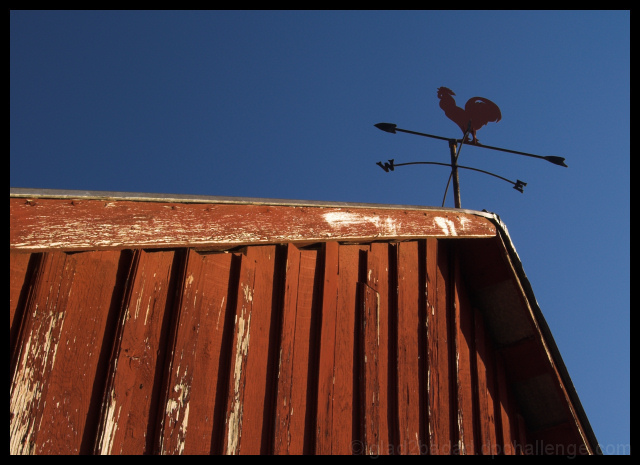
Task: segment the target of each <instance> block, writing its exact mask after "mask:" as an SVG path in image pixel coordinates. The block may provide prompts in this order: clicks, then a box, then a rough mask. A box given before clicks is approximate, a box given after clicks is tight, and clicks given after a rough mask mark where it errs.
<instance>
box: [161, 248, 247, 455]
mask: <svg viewBox="0 0 640 465" xmlns="http://www.w3.org/2000/svg"><path fill="white" fill-rule="evenodd" d="M232 259H233V256H232V254H210V255H200V254H198V253H196V252H194V251H192V250H191V251H189V255H188V257H187V265H186V270H185V275H184V276H185V277H184V283H183V288H182V298H181V300H180V308H179V313H178V315H179V318H178V321H177V327H176V334H175V341H174V342H173V347H172V348H171V361H170V363H171V365H170V370H169V373H170V374H169V380H168V383H167V388H168V389H167V395H166V400H165V402H164V404H163V412H162V414H163V417H164V419H163V420H162V425H161V433H160V441H161V442H160V453H162V454H183V453H185V454H209V453H211V452H213V451H212V447H213V444H214V443H215V438H213V435H214V434H216V433H217V434H220V430H221V429H222V428H221V425H217V424H215V422H216V420H218V419H217V418H216V415H215V412H216V407H218V408H220V407H219V406H217V404H216V402H217V401H222V400H223V399H220V396H219V395H218V392H217V389H218V386H219V382H218V378H219V376H224V377H225V379H226V377H227V373H226V372H225V373H223V374H221V373H220V367H221V365H222V366H226V365H224V362H225V359H226V355H225V354H223V353H222V343H223V342H222V341H223V332H224V328H225V316H226V313H227V307H228V293H229V282H230V278H231V276H230V274H231V262H232ZM233 291H234V293H235V292H236V290H235V289H234V290H233ZM224 400H226V399H224ZM223 409H226V404H225V406H224V408H223ZM220 420H221V418H220V419H219V420H218V421H220Z"/></svg>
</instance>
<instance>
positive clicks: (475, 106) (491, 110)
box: [464, 97, 502, 126]
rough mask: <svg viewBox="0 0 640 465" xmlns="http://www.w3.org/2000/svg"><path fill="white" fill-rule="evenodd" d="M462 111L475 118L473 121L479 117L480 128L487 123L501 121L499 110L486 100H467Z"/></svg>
mask: <svg viewBox="0 0 640 465" xmlns="http://www.w3.org/2000/svg"><path fill="white" fill-rule="evenodd" d="M464 109H465V111H466V112H467V113H468V114H470V115H471V114H472V115H474V116H475V118H474V120H475V119H476V118H478V117H479V119H480V120H482V123H483V124H482V126H484V125H485V124H487V123H488V122H492V123H494V122H495V123H497V122H498V121H500V120H501V119H502V113H501V112H500V108H499V107H498V105H496V104H495V103H493V102H492V101H491V100H489V99H488V98H484V97H472V98H470V99H469V100H467V103H466V105H465V106H464Z"/></svg>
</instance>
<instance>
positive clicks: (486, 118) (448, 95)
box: [438, 87, 502, 145]
mask: <svg viewBox="0 0 640 465" xmlns="http://www.w3.org/2000/svg"><path fill="white" fill-rule="evenodd" d="M453 95H456V94H455V93H454V92H453V91H452V90H451V89H449V88H448V87H438V98H439V99H440V108H442V109H443V110H444V114H445V115H447V118H449V119H450V120H451V121H453V122H454V123H456V124H457V125H458V127H460V129H461V130H462V134H467V130H469V133H470V135H471V136H472V137H473V140H471V139H470V138H469V136H467V138H466V140H465V141H464V143H465V144H472V145H482V144H480V141H479V140H478V138H477V137H476V131H478V130H479V129H480V128H481V127H483V126H485V125H486V124H487V123H493V122H496V123H497V122H498V121H500V119H501V118H502V114H501V113H500V108H498V105H496V104H495V103H493V102H492V101H491V100H489V99H487V98H483V97H472V98H470V99H469V100H467V103H466V104H465V106H464V109H462V108H460V107H459V106H457V105H456V101H455V100H454V99H453Z"/></svg>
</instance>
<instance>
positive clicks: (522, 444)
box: [516, 413, 530, 455]
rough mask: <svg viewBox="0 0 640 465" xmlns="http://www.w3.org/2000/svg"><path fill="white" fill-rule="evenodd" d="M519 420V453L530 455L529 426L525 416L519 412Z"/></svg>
mask: <svg viewBox="0 0 640 465" xmlns="http://www.w3.org/2000/svg"><path fill="white" fill-rule="evenodd" d="M517 420H518V444H517V449H516V451H517V454H518V455H530V450H529V445H528V444H529V443H528V442H527V426H526V425H525V422H524V418H523V416H522V415H520V414H519V413H518V414H517Z"/></svg>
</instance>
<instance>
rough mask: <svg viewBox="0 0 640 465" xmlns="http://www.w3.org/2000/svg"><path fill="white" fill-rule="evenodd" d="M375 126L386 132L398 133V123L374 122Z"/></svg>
mask: <svg viewBox="0 0 640 465" xmlns="http://www.w3.org/2000/svg"><path fill="white" fill-rule="evenodd" d="M374 126H375V127H377V128H378V129H380V130H381V131H384V132H390V133H391V134H395V133H396V127H397V125H395V124H393V123H378V124H374Z"/></svg>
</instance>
